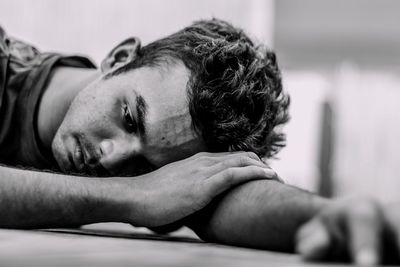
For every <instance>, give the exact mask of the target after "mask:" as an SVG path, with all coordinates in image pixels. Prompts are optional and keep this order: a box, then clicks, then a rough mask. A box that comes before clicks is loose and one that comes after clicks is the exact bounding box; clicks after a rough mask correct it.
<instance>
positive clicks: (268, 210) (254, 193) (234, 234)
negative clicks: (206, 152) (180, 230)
mask: <svg viewBox="0 0 400 267" xmlns="http://www.w3.org/2000/svg"><path fill="white" fill-rule="evenodd" d="M327 202H328V200H326V199H323V198H321V197H318V196H316V195H313V194H311V193H308V192H305V191H302V190H300V189H298V188H295V187H292V186H289V185H285V184H282V183H279V182H277V181H273V180H263V181H253V182H249V183H246V184H244V185H241V186H239V187H236V188H235V189H233V190H231V191H229V192H228V193H226V194H224V195H223V196H222V197H220V198H219V199H217V200H216V201H214V202H213V203H212V204H211V205H210V206H208V207H206V208H205V209H204V210H202V211H200V212H198V213H196V214H195V215H193V216H192V217H190V218H189V219H188V220H189V221H188V226H189V227H191V228H192V229H193V230H194V231H195V232H196V233H197V234H198V235H199V236H200V237H201V238H202V239H203V240H205V241H211V242H218V243H224V244H229V245H237V246H245V247H254V248H262V249H270V250H279V251H290V252H291V251H293V250H294V246H295V240H294V239H295V235H296V231H297V230H298V229H299V228H300V226H301V225H302V224H303V223H305V222H306V221H308V220H309V219H310V218H312V217H313V216H314V215H315V214H316V213H317V212H318V211H319V210H320V209H321V208H322V207H323V206H324V205H325V204H326V203H327Z"/></svg>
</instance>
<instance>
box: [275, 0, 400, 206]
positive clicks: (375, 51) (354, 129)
mask: <svg viewBox="0 0 400 267" xmlns="http://www.w3.org/2000/svg"><path fill="white" fill-rule="evenodd" d="M275 7H276V14H275V18H276V20H275V35H274V40H275V48H276V50H277V51H278V57H279V59H280V62H281V66H283V68H284V70H285V71H286V72H288V71H290V73H292V74H294V75H295V76H300V77H302V79H306V80H307V81H308V82H307V83H298V82H296V80H295V79H293V78H292V77H291V76H290V75H286V79H289V81H290V84H291V85H292V88H289V90H292V91H297V92H298V95H299V98H298V101H300V102H301V103H302V105H303V107H302V108H300V109H299V110H303V111H304V110H307V108H306V106H307V105H310V106H313V107H314V108H313V110H314V111H315V112H316V113H312V112H309V113H308V114H304V118H297V119H299V120H300V121H307V119H306V118H305V116H310V117H308V121H311V120H312V121H313V122H312V123H311V124H310V123H309V124H304V125H303V126H299V127H298V128H297V131H294V130H293V131H291V132H289V131H288V134H289V140H288V141H289V142H291V141H290V138H292V137H291V136H293V135H294V136H296V135H297V136H299V135H300V136H302V137H303V138H306V140H309V142H311V143H313V144H314V146H315V145H319V142H320V140H318V138H317V139H314V141H312V139H311V140H310V139H307V138H308V137H307V135H311V136H313V138H314V136H318V134H316V132H318V131H319V132H320V131H321V123H320V122H318V119H316V117H320V116H321V107H320V103H318V101H314V99H315V95H314V93H310V92H315V91H316V92H318V94H319V95H323V97H325V100H326V101H328V102H329V103H330V104H331V106H332V109H333V121H332V124H333V125H332V137H333V143H334V145H333V146H334V147H333V154H332V156H331V160H330V162H329V164H330V165H331V173H330V175H321V174H320V173H318V171H317V170H315V171H314V173H317V174H318V175H319V177H317V178H316V179H314V178H312V176H311V177H310V178H309V179H308V182H309V184H312V181H315V182H316V183H317V184H314V188H318V184H320V183H326V184H329V185H331V186H332V188H331V191H332V192H333V194H334V195H336V196H341V195H347V194H354V193H360V192H362V193H368V194H371V195H374V196H375V197H377V198H379V199H381V200H382V201H385V202H390V201H393V200H395V199H398V193H397V190H398V188H400V175H399V173H400V164H399V160H400V157H399V156H398V153H399V152H398V151H399V149H400V143H399V137H400V115H399V114H400V79H399V77H400V71H399V66H400V49H399V47H400V16H399V14H400V1H396V0H371V1H363V0H335V1H330V0H279V1H276V3H275ZM312 75H314V76H317V77H318V78H317V79H316V78H315V77H313V76H312ZM307 77H309V78H307ZM316 80H320V81H324V82H323V83H319V84H318V83H314V84H313V81H316ZM310 86H312V87H313V89H310ZM296 101H297V100H296ZM308 109H310V107H309V108H308ZM299 113H300V114H302V113H301V112H299ZM292 116H293V118H294V117H295V116H298V114H297V113H294V112H292ZM302 116H303V115H302ZM311 118H314V119H311ZM299 125H300V124H299ZM289 126H290V125H289ZM309 127H312V128H311V129H310V128H309ZM307 129H308V130H307ZM295 139H296V142H301V139H299V138H298V137H296V138H295ZM303 148H305V146H304V147H303ZM307 148H310V149H313V148H312V146H307ZM289 149H290V143H289V146H288V150H289ZM312 151H314V152H312V153H315V156H314V157H312V158H311V160H313V163H311V164H312V166H317V165H318V164H319V161H318V158H319V157H320V156H321V155H319V154H318V152H316V151H315V150H312ZM292 154H293V155H294V154H295V153H292ZM297 155H298V156H299V157H303V156H302V155H301V154H297ZM318 168H319V167H318ZM304 173H305V172H304ZM326 179H332V180H331V181H326ZM296 180H299V179H296ZM300 180H301V179H300ZM303 180H304V181H307V178H304V179H303Z"/></svg>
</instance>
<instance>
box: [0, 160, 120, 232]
mask: <svg viewBox="0 0 400 267" xmlns="http://www.w3.org/2000/svg"><path fill="white" fill-rule="evenodd" d="M116 181H117V180H113V179H111V178H107V179H100V178H87V177H77V176H67V175H60V174H54V173H45V172H36V171H27V170H20V169H14V168H8V167H3V166H0V227H7V228H44V227H69V226H78V225H82V224H87V223H95V222H105V221H121V220H123V218H122V217H121V216H122V215H123V213H124V210H123V209H124V205H123V200H122V199H121V197H119V196H121V191H123V186H122V185H121V186H119V183H118V182H116Z"/></svg>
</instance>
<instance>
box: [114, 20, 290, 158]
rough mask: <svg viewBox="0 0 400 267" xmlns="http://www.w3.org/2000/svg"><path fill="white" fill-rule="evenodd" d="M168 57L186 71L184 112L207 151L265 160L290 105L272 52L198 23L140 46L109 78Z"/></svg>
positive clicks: (221, 25)
mask: <svg viewBox="0 0 400 267" xmlns="http://www.w3.org/2000/svg"><path fill="white" fill-rule="evenodd" d="M171 59H172V60H176V59H179V60H182V61H183V63H184V64H185V65H186V67H187V68H188V69H189V70H190V71H191V77H190V81H189V83H188V89H187V90H188V96H189V110H190V114H191V117H192V121H193V126H194V129H195V130H196V131H197V132H199V133H200V134H201V136H202V137H203V139H204V142H205V143H206V145H207V148H208V150H209V151H211V152H217V151H227V150H244V151H253V152H255V153H257V154H258V155H259V156H261V157H265V156H266V157H270V156H273V155H274V154H276V153H277V152H278V151H279V150H280V148H282V147H283V146H284V145H285V135H284V134H283V133H282V132H280V129H278V128H279V127H278V126H279V125H282V124H284V123H286V122H287V121H288V120H289V115H288V107H289V102H290V101H289V96H288V95H287V94H286V93H285V92H284V91H283V90H282V80H281V73H280V71H279V68H278V64H277V60H276V56H275V54H274V52H272V51H270V50H269V49H267V48H266V47H265V46H262V45H255V44H254V43H253V41H252V40H251V39H250V38H249V37H248V36H247V35H246V34H245V33H244V32H243V31H242V30H240V29H238V28H236V27H234V26H232V25H231V24H229V23H227V22H225V21H221V20H218V19H211V20H201V21H197V22H195V23H193V24H192V25H191V26H189V27H186V28H184V29H183V30H181V31H178V32H177V33H174V34H172V35H170V36H168V37H166V38H163V39H160V40H157V41H155V42H152V43H150V44H148V45H146V46H144V47H143V48H141V49H140V50H139V52H138V56H137V58H136V59H135V60H134V61H132V62H131V63H129V64H127V65H125V66H124V67H122V68H120V69H117V70H116V71H115V72H114V73H113V75H116V74H118V73H122V72H126V71H128V70H131V69H133V68H137V67H142V66H152V65H158V64H160V63H161V62H168V61H169V60H171Z"/></svg>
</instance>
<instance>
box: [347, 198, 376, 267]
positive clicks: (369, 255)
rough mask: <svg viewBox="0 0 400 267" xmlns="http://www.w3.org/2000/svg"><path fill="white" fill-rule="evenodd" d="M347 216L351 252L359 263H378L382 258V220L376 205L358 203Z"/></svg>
mask: <svg viewBox="0 0 400 267" xmlns="http://www.w3.org/2000/svg"><path fill="white" fill-rule="evenodd" d="M346 218H347V222H346V223H347V227H348V233H349V238H350V254H351V257H352V259H353V261H354V262H355V263H357V264H359V265H376V264H378V262H379V261H380V258H381V242H380V240H381V237H382V234H383V233H382V222H381V216H380V214H379V213H378V212H377V208H376V206H375V205H370V204H368V203H366V204H363V205H358V206H357V208H355V209H353V210H352V212H351V213H350V214H348V216H347V217H346Z"/></svg>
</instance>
